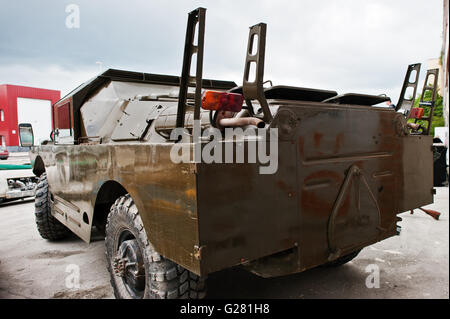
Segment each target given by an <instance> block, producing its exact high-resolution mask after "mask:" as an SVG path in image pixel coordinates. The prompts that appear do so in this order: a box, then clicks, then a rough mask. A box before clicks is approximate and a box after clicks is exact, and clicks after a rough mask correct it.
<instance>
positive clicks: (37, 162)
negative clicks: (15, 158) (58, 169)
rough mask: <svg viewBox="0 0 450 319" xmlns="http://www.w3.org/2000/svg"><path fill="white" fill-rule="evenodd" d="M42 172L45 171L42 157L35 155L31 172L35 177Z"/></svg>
mask: <svg viewBox="0 0 450 319" xmlns="http://www.w3.org/2000/svg"><path fill="white" fill-rule="evenodd" d="M43 173H45V164H44V160H43V159H42V157H40V156H39V155H37V156H36V158H35V159H34V163H33V174H34V175H36V176H37V177H40V176H41V175H42V174H43Z"/></svg>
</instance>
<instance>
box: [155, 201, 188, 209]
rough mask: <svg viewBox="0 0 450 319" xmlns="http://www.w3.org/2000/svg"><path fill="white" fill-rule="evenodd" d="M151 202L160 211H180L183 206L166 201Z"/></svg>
mask: <svg viewBox="0 0 450 319" xmlns="http://www.w3.org/2000/svg"><path fill="white" fill-rule="evenodd" d="M151 201H152V206H153V207H158V208H160V209H165V210H176V211H180V210H181V208H182V207H181V205H179V204H176V203H173V202H170V201H167V200H164V199H152V200H151Z"/></svg>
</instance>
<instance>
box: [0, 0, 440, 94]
mask: <svg viewBox="0 0 450 319" xmlns="http://www.w3.org/2000/svg"><path fill="white" fill-rule="evenodd" d="M70 4H76V5H77V6H78V7H79V10H80V27H79V28H67V27H66V20H67V17H68V15H69V14H70V13H67V12H66V7H67V6H68V5H70ZM199 6H202V7H205V8H207V12H206V34H205V58H204V59H205V60H204V68H203V70H204V77H205V78H215V79H223V80H233V81H235V82H236V83H238V84H239V85H240V84H242V74H243V67H244V60H245V50H246V46H247V37H248V27H249V26H251V25H254V24H257V23H259V22H265V23H267V47H266V67H265V79H266V80H268V79H270V80H272V81H273V83H274V85H277V84H283V85H294V86H303V87H314V88H320V89H332V90H336V91H338V93H345V92H358V93H372V94H381V93H386V94H388V95H389V96H391V97H392V99H393V101H394V103H395V102H396V101H397V98H398V95H399V90H400V88H401V85H402V82H403V78H404V74H405V71H406V68H407V65H408V64H411V63H416V62H420V63H422V72H421V75H422V76H421V78H422V79H423V76H424V74H425V70H426V67H427V61H428V59H430V58H438V57H439V55H440V51H441V46H442V14H443V10H442V7H443V4H442V0H427V1H424V0H420V1H419V0H414V1H411V0H409V1H406V0H405V1H403V0H402V1H399V0H396V1H393V0H390V1H384V0H377V1H372V0H366V1H361V0H354V1H353V0H339V1H332V0H323V1H312V0H311V1H310V0H297V1H294V0H292V1H262V0H259V1H247V0H246V1H243V0H239V1H231V0H227V1H218V0H214V1H188V0H180V1H167V0H166V1H158V0H151V1H148V0H147V1H144V0H136V1H133V0H128V1H120V0H108V1H100V0H97V1H92V0H91V1H88V0H86V1H84V0H83V1H82V0H71V1H61V0H58V1H57V0H54V1H51V0H40V1H25V0H15V1H10V0H0V10H1V11H0V30H1V31H0V84H3V83H8V84H21V85H29V86H35V87H43V88H48V89H57V90H61V93H62V95H64V94H65V93H67V92H68V91H70V90H71V89H73V88H74V87H76V86H78V85H79V84H80V83H82V82H84V81H86V80H88V79H89V78H91V77H93V76H95V75H96V74H97V73H98V72H99V65H97V64H96V62H97V61H100V62H102V64H103V70H105V69H107V68H116V69H124V70H132V71H142V72H148V73H163V74H172V75H179V74H180V73H181V65H182V56H183V47H184V37H185V31H186V30H185V29H186V21H187V13H188V12H189V11H191V10H193V9H195V8H197V7H199ZM71 21H73V20H71ZM420 86H422V83H420Z"/></svg>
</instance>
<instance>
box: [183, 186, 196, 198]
mask: <svg viewBox="0 0 450 319" xmlns="http://www.w3.org/2000/svg"><path fill="white" fill-rule="evenodd" d="M184 193H185V194H186V197H188V198H195V196H196V195H197V191H196V190H195V188H189V189H186V190H185V192H184Z"/></svg>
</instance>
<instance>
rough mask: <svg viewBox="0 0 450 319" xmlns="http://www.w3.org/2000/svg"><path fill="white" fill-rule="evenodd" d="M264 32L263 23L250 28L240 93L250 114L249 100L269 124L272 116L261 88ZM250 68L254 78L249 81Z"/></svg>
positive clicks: (264, 47)
mask: <svg viewBox="0 0 450 319" xmlns="http://www.w3.org/2000/svg"><path fill="white" fill-rule="evenodd" d="M266 30H267V25H266V24H265V23H259V24H257V25H254V26H252V27H250V32H249V35H248V45H247V53H246V58H245V69H244V80H243V84H242V92H243V94H244V99H245V103H246V104H247V106H248V107H249V110H250V112H252V110H253V106H252V102H251V100H257V101H258V102H259V104H260V105H261V108H262V110H263V113H264V117H263V120H264V121H265V122H266V123H269V122H271V121H272V114H271V113H270V109H269V105H268V103H267V100H266V97H265V96H264V87H263V78H264V56H265V53H266ZM255 45H256V47H255ZM252 67H254V70H255V72H254V74H255V78H254V79H249V77H250V70H251V69H252ZM252 74H253V73H252Z"/></svg>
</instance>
